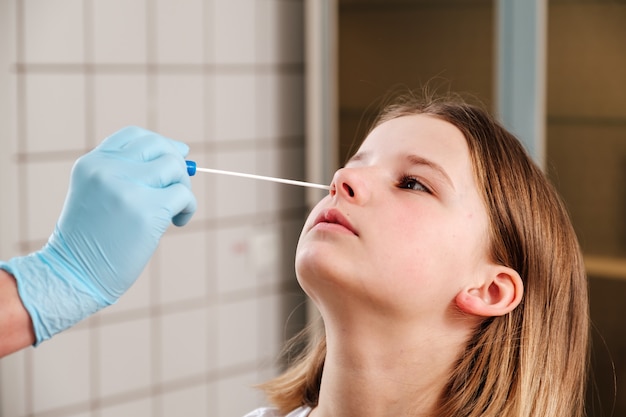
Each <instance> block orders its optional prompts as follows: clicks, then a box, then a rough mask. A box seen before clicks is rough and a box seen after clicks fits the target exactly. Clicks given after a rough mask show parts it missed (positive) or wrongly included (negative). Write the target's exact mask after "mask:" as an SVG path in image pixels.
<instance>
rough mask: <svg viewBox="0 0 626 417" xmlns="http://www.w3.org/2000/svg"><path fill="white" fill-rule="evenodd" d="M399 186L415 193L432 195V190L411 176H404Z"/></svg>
mask: <svg viewBox="0 0 626 417" xmlns="http://www.w3.org/2000/svg"><path fill="white" fill-rule="evenodd" d="M398 186H399V187H400V188H406V189H408V190H413V191H424V192H427V193H429V194H430V193H431V191H430V189H429V188H428V187H426V186H425V185H424V184H422V183H421V182H420V181H419V180H418V179H417V178H415V177H412V176H410V175H404V176H402V179H400V182H399V184H398Z"/></svg>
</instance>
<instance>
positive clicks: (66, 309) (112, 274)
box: [0, 127, 196, 344]
mask: <svg viewBox="0 0 626 417" xmlns="http://www.w3.org/2000/svg"><path fill="white" fill-rule="evenodd" d="M188 150H189V148H188V147H187V145H185V144H183V143H180V142H176V141H173V140H170V139H166V138H164V137H162V136H160V135H158V134H156V133H154V132H150V131H148V130H145V129H141V128H138V127H128V128H125V129H122V130H120V131H119V132H117V133H115V134H114V135H112V136H110V137H109V138H107V139H106V140H105V141H104V142H102V144H100V145H99V146H98V147H97V148H96V149H94V150H93V151H91V152H90V153H88V154H86V155H84V156H83V157H81V158H80V159H79V160H78V161H76V164H75V165H74V168H73V169H72V175H71V181H70V187H69V192H68V194H67V198H66V200H65V205H64V207H63V211H62V213H61V216H60V218H59V220H58V222H57V225H56V228H55V230H54V233H53V234H52V236H51V237H50V239H49V240H48V243H47V244H46V246H45V247H44V248H43V249H41V250H40V251H38V252H36V253H33V254H31V255H28V256H25V257H18V258H13V259H11V260H10V261H9V262H8V263H0V267H1V268H3V269H6V270H7V271H9V272H10V273H11V274H12V275H13V276H14V277H15V278H16V280H17V285H18V292H19V294H20V298H21V299H22V302H23V304H24V306H25V307H26V309H27V310H28V312H29V314H30V316H31V318H32V320H33V325H34V329H35V334H36V339H37V340H36V342H35V344H39V343H41V342H42V341H44V340H46V339H48V338H50V337H52V336H53V335H54V334H56V333H58V332H60V331H62V330H64V329H66V328H68V327H70V326H72V325H73V324H75V323H76V322H78V321H80V320H82V319H84V318H86V317H87V316H89V315H91V314H93V313H95V312H96V311H98V310H99V309H101V308H103V307H106V306H108V305H110V304H113V303H115V302H116V301H117V299H118V298H119V297H120V296H121V295H122V294H123V293H124V292H125V291H126V290H127V289H128V288H129V287H130V286H131V285H132V284H133V283H134V282H135V280H136V279H137V277H138V276H139V275H140V274H141V272H142V270H143V269H144V268H145V266H146V264H147V263H148V260H149V259H150V257H151V256H152V254H153V252H154V250H155V249H156V247H157V245H158V243H159V240H160V238H161V236H162V235H163V233H164V232H165V230H166V229H167V227H168V225H169V224H170V223H174V224H175V225H177V226H182V225H184V224H186V223H187V222H188V221H189V219H190V218H191V216H192V215H193V213H194V212H195V210H196V200H195V197H194V196H193V194H192V192H191V182H190V179H189V175H188V174H187V167H186V164H185V159H184V157H185V156H186V155H187V152H188Z"/></svg>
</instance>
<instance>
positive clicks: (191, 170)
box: [185, 161, 196, 177]
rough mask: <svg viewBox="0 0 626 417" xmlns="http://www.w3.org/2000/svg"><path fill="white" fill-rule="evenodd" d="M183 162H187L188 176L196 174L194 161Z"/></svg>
mask: <svg viewBox="0 0 626 417" xmlns="http://www.w3.org/2000/svg"><path fill="white" fill-rule="evenodd" d="M185 162H187V174H189V176H190V177H193V176H194V175H196V163H195V162H194V161H185Z"/></svg>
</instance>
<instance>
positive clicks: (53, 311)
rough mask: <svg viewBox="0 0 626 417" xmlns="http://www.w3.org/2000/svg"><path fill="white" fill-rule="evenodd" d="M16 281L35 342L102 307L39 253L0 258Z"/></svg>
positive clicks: (3, 267) (47, 337) (37, 342)
mask: <svg viewBox="0 0 626 417" xmlns="http://www.w3.org/2000/svg"><path fill="white" fill-rule="evenodd" d="M0 268H1V269H4V270H5V271H7V272H9V273H10V274H11V275H13V277H14V278H15V280H16V282H17V291H18V294H19V296H20V298H21V300H22V304H24V307H25V308H26V311H28V314H30V317H31V319H32V322H33V328H34V330H35V337H36V340H35V343H34V346H37V345H39V344H40V343H41V342H43V341H45V340H47V339H50V338H51V337H52V336H54V335H55V334H57V333H59V332H61V331H63V330H65V329H67V328H69V327H71V326H73V325H74V324H76V323H78V322H79V321H81V320H83V319H85V318H87V317H88V316H90V315H91V314H93V313H95V312H96V311H98V310H100V309H101V308H103V307H105V306H106V305H107V304H105V303H98V302H97V301H96V300H94V298H93V295H92V294H90V293H89V292H88V291H87V289H84V290H83V289H80V288H77V287H76V286H73V285H70V284H69V283H68V282H67V280H66V279H65V278H64V277H63V276H61V275H60V274H58V273H57V272H55V269H54V268H53V267H52V266H51V265H50V264H49V263H48V262H47V261H46V259H45V258H44V257H43V256H42V255H41V254H40V253H39V252H36V253H33V254H30V255H27V256H23V257H16V258H13V259H11V260H9V262H2V261H0Z"/></svg>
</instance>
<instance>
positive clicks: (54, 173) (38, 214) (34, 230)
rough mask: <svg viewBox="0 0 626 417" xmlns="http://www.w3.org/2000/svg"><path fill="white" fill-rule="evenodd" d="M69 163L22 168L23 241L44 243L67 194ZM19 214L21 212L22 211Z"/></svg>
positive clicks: (34, 164) (36, 164) (39, 163)
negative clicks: (26, 171)
mask: <svg viewBox="0 0 626 417" xmlns="http://www.w3.org/2000/svg"><path fill="white" fill-rule="evenodd" d="M72 165H73V161H67V162H37V163H35V162H33V163H29V164H28V165H27V166H26V168H27V170H28V173H27V181H26V210H25V211H22V215H25V216H26V230H27V233H26V236H24V237H23V238H24V239H29V240H41V239H47V238H48V237H49V236H50V235H51V234H52V232H53V231H54V226H55V224H56V222H57V219H58V218H59V215H60V214H61V210H62V208H63V202H64V201H65V195H66V194H67V190H68V186H69V182H70V172H71V169H72ZM22 210H23V209H22Z"/></svg>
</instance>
